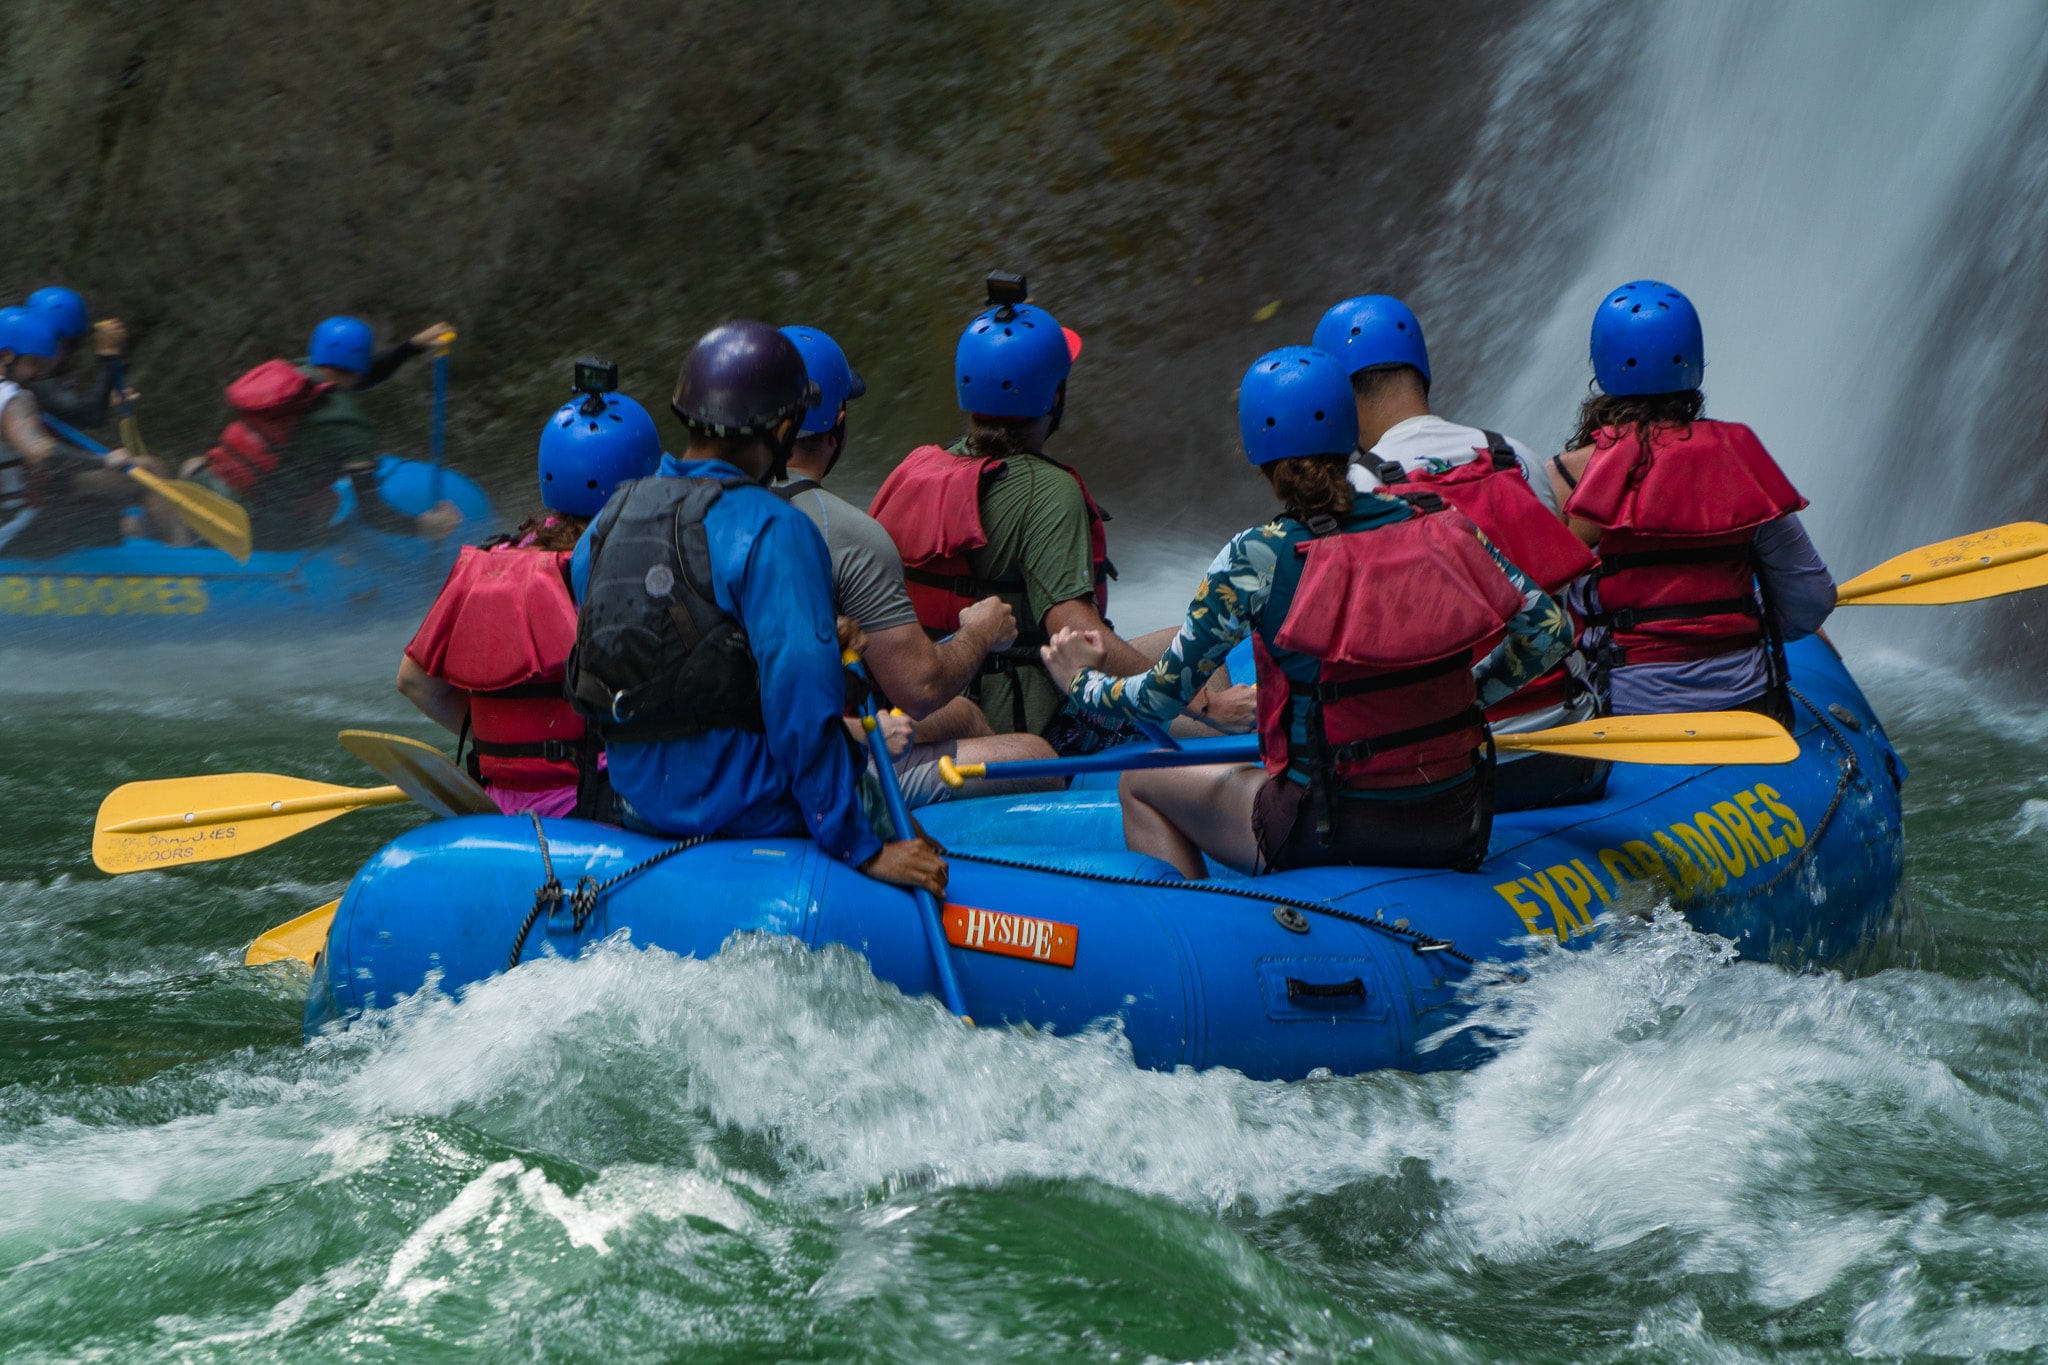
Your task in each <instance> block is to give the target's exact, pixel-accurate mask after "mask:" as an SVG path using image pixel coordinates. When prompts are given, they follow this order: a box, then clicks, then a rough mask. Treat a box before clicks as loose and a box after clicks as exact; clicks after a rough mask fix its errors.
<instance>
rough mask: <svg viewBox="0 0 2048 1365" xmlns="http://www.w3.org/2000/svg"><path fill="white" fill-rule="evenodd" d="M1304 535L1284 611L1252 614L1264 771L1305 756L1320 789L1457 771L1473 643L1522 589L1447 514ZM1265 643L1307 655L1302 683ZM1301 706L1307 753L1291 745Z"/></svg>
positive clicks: (1469, 760) (1473, 704)
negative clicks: (1307, 675) (1269, 617)
mask: <svg viewBox="0 0 2048 1365" xmlns="http://www.w3.org/2000/svg"><path fill="white" fill-rule="evenodd" d="M1311 533H1312V534H1313V535H1314V537H1315V538H1314V539H1312V540H1309V541H1307V542H1304V543H1302V544H1300V545H1298V546H1297V547H1296V548H1297V550H1298V552H1299V554H1300V556H1301V567H1300V569H1299V577H1298V579H1297V581H1296V582H1295V583H1294V585H1293V591H1292V592H1291V593H1290V594H1288V595H1286V596H1285V598H1284V599H1282V600H1284V601H1285V604H1286V605H1285V612H1286V615H1285V618H1284V619H1283V620H1282V621H1281V622H1280V623H1279V626H1278V629H1274V630H1270V631H1269V630H1268V629H1267V627H1266V624H1265V623H1263V622H1262V623H1261V625H1260V628H1259V631H1258V633H1257V635H1256V637H1255V643H1254V646H1253V655H1254V657H1255V658H1256V659H1257V661H1258V677H1259V753H1260V756H1261V758H1262V759H1263V760H1264V762H1265V765H1266V771H1267V772H1268V773H1271V774H1272V775H1273V776H1275V777H1278V776H1280V775H1281V774H1283V773H1285V772H1286V771H1287V769H1288V766H1289V765H1290V763H1294V764H1297V765H1306V767H1307V768H1308V770H1309V773H1310V776H1311V779H1312V781H1314V782H1320V783H1321V784H1323V786H1324V787H1325V789H1327V788H1329V787H1330V786H1338V787H1358V788H1387V787H1414V786H1421V785H1424V784H1426V783H1431V782H1441V781H1444V780H1445V779H1447V778H1451V777H1456V776H1457V775H1458V774H1460V773H1462V772H1467V771H1469V770H1470V769H1471V768H1472V767H1473V765H1474V763H1475V762H1476V756H1477V753H1478V750H1479V748H1480V746H1481V744H1482V743H1483V742H1484V741H1485V737H1486V722H1485V718H1484V717H1483V716H1482V715H1481V714H1480V711H1479V706H1478V694H1477V690H1476V686H1475V684H1474V683H1473V680H1472V657H1473V652H1474V650H1476V649H1481V648H1486V649H1490V648H1492V646H1493V645H1494V644H1496V643H1498V642H1499V640H1500V637H1501V634H1502V632H1503V630H1504V628H1505V627H1506V626H1507V624H1508V622H1509V621H1511V620H1513V619H1514V617H1515V615H1516V613H1518V612H1519V611H1521V609H1522V595H1521V594H1520V593H1519V592H1517V591H1515V587H1514V584H1512V583H1510V582H1509V581H1508V580H1507V576H1506V575H1504V574H1503V573H1501V571H1500V568H1499V566H1498V565H1496V564H1495V563H1494V562H1493V557H1492V556H1491V555H1489V554H1487V552H1486V547H1485V546H1483V545H1481V544H1480V543H1479V538H1478V537H1477V536H1476V535H1474V534H1473V526H1472V523H1471V522H1470V521H1468V520H1466V519H1465V517H1464V515H1463V514H1462V513H1459V512H1457V511H1455V510H1448V509H1447V510H1445V511H1442V512H1438V513H1435V514H1433V515H1416V516H1411V517H1406V518H1403V519H1402V520H1400V521H1396V522H1389V523H1384V524H1382V525H1379V526H1375V527H1372V528H1371V529H1369V530H1363V531H1348V532H1347V531H1343V530H1340V529H1336V528H1332V529H1330V530H1328V531H1320V532H1318V531H1314V530H1313V529H1312V532H1311ZM1282 572H1283V574H1284V573H1286V572H1288V566H1285V565H1283V566H1282ZM1277 586H1278V585H1277V583H1276V588H1277ZM1275 596H1276V598H1279V597H1280V594H1279V593H1278V592H1277V591H1276V594H1275ZM1269 637H1270V638H1269ZM1274 647H1278V648H1279V649H1282V650H1289V651H1293V652H1294V653H1296V654H1300V655H1306V656H1308V657H1309V658H1310V659H1313V660H1315V661H1316V665H1317V668H1316V676H1315V677H1314V679H1312V680H1301V679H1297V678H1295V677H1293V676H1291V675H1290V674H1289V673H1288V672H1287V671H1286V670H1285V669H1283V668H1282V667H1281V666H1280V663H1279V662H1278V661H1277V660H1276V659H1275V657H1274V653H1273V650H1274ZM1303 706H1306V707H1307V708H1308V714H1307V716H1306V717H1305V726H1306V731H1307V735H1308V746H1309V752H1307V753H1304V754H1296V753H1294V752H1293V751H1292V748H1291V744H1292V738H1291V736H1292V728H1293V726H1292V722H1293V718H1294V714H1295V711H1296V708H1298V707H1303Z"/></svg>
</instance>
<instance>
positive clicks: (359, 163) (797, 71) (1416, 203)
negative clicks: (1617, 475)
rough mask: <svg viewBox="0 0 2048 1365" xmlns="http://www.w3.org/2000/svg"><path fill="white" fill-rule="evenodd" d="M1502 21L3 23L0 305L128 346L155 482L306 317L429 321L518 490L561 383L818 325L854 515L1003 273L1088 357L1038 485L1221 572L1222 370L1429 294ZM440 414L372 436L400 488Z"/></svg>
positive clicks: (908, 4)
mask: <svg viewBox="0 0 2048 1365" xmlns="http://www.w3.org/2000/svg"><path fill="white" fill-rule="evenodd" d="M1518 8H1519V7H1518V4H1517V3H1515V0H1498V2H1497V3H1474V4H1470V5H1460V4H1445V3H1442V0H1387V2H1385V3H1376V4H1372V5H1360V4H1350V3H1342V2H1341V0H1320V2H1316V0H1290V2H1289V3H1264V4H1258V3H1245V2H1244V0H1186V2H1185V3H1134V2H1133V0H1071V2H1070V3H1065V4H1051V5H1030V4H1022V3H994V2H992V0H934V2H932V3H913V0H863V3H861V4H857V5H856V4H840V5H813V4H800V3H794V2H793V0H754V3H737V2H736V0H689V2H688V3H680V4H678V3H673V2H672V0H671V2H668V3H664V0H607V2H606V3H592V2H591V0H556V2H555V3H551V4H536V3H530V2H526V0H495V2H494V0H436V2H435V3H416V4H410V5H367V6H366V5H363V4H361V3H360V2H359V0H358V2H357V3H348V4H344V3H340V2H339V0H303V2H302V3H293V4H284V3H278V2H276V0H236V2H235V3H223V4H204V5H202V4H192V3H188V2H187V0H109V3H104V4H99V5H92V6H86V5H82V4H80V3H78V0H11V3H10V4H9V6H8V10H9V15H8V22H7V24H6V25H5V26H4V27H0V152H4V155H5V159H6V164H7V165H8V166H9V167H10V168H11V170H10V173H9V174H8V175H7V176H6V177H5V181H4V184H0V203H4V208H0V286H4V288H5V290H6V291H7V292H8V293H9V294H10V295H12V296H14V297H19V296H20V295H21V294H22V293H24V292H25V291H27V290H28V289H31V288H33V287H35V286H37V285H40V284H44V283H49V282H53V281H61V282H64V283H68V284H71V285H73V286H74V287H76V288H79V289H81V290H83V291H84V292H85V293H86V294H87V296H88V298H89V299H90V300H91V302H92V305H93V307H94V310H95V312H96V313H99V314H104V313H120V314H122V315H124V316H126V317H128V318H129V319H130V320H131V321H132V323H133V325H134V326H135V328H136V331H137V335H138V345H137V351H136V363H135V369H136V373H137V381H138V383H139V384H141V385H142V386H143V387H144V388H145V390H146V399H147V407H146V414H145V416H146V424H147V425H148V426H150V427H153V429H154V431H155V433H156V435H155V444H157V445H158V446H160V447H170V448H175V453H192V452H193V451H195V450H197V449H200V448H203V444H204V442H205V441H206V440H207V439H208V438H209V437H210V436H211V434H212V432H213V430H214V429H215V428H216V427H217V425H218V421H219V416H220V405H219V398H218V391H219V388H220V386H221V384H222V383H223V382H224V381H225V380H227V379H228V378H230V377H232V376H233V375H234V374H235V373H237V372H238V371H239V370H240V369H241V368H242V367H244V366H246V365H248V364H250V363H253V362H255V361H257V360H260V359H263V358H265V357H267V356H269V355H271V354H277V353H284V354H298V353H299V348H300V347H302V346H303V338H304V336H305V334H306V331H307V329H308V328H309V327H310V325H311V324H312V322H314V321H315V320H317V319H318V318H319V317H321V316H322V315H324V314H327V313H330V312H337V311H351V312H357V313H360V314H362V315H363V316H365V317H367V318H370V319H372V320H373V321H375V322H376V323H377V324H378V326H379V327H380V329H383V330H386V331H388V332H390V333H393V334H396V333H399V332H402V331H408V330H410V329H411V328H413V327H415V326H418V325H420V324H422V323H424V322H427V321H431V320H432V319H433V318H435V317H439V316H443V315H445V316H448V317H450V318H452V319H453V320H455V321H456V322H457V323H458V324H459V325H460V326H461V328H462V330H463V340H462V343H461V345H460V348H459V350H458V353H457V358H456V366H457V368H456V371H455V375H456V380H455V404H454V428H455V439H454V446H453V449H454V453H455V456H456V458H457V459H458V461H460V462H462V463H464V464H465V465H467V466H468V467H471V468H475V469H480V470H482V471H483V472H484V473H486V475H487V476H489V477H490V478H491V479H492V480H493V481H495V482H497V483H499V484H500V485H501V486H505V487H508V488H510V487H519V488H522V489H523V487H524V480H525V477H526V471H527V470H528V469H529V468H530V466H529V465H528V463H527V461H528V460H529V458H530V454H531V451H532V448H533V440H534V438H535V433H536V432H537V429H538V426H539V424H540V422H541V420H542V418H543V417H544V416H545V414H546V412H547V411H549V410H550V409H551V408H552V407H553V405H554V404H555V403H557V402H559V401H560V400H561V398H562V397H563V396H564V392H565V389H566V387H567V378H568V365H569V362H570V361H571V359H573V358H574V357H575V356H576V355H578V354H583V353H591V352H595V353H598V354H602V355H609V356H612V357H615V358H616V359H617V360H618V361H619V362H620V365H621V369H622V373H623V377H624V386H625V387H626V389H627V390H628V391H629V392H632V393H634V394H635V395H636V396H638V397H640V398H642V399H643V400H644V401H647V402H648V404H649V406H650V407H655V408H659V406H660V405H661V403H662V402H663V401H664V400H665V397H666V393H667V389H668V385H669V384H670V382H671V381H672V379H673V376H674V372H675V367H676V365H677V363H678V361H679V360H680V358H681V356H682V353H683V350H684V348H685V347H686V345H687V344H688V341H689V340H690V338H691V337H693V336H694V335H695V334H696V333H698V332H699V331H700V330H702V329H703V328H704V327H706V326H708V325H709V324H711V323H713V322H715V321H717V320H719V319H721V318H724V317H729V316H733V315H741V314H744V315H753V316H758V317H763V318H767V319H770V320H773V321H776V322H789V321H804V322H811V323H815V324H816V325H819V326H822V327H825V328H827V329H829V330H831V331H832V332H834V333H835V334H836V335H837V336H839V337H840V339H841V340H842V341H843V342H844V343H845V345H846V347H847V349H848V351H849V352H850V353H851V355H852V357H853V359H854V363H855V364H856V366H857V367H859V368H860V369H861V370H862V371H864V372H865V374H866V376H867V378H868V380H869V393H870V396H869V397H868V398H867V399H866V400H865V401H864V402H863V403H862V404H861V405H859V406H858V407H857V408H856V410H855V412H856V422H855V443H854V450H853V455H852V457H851V464H850V465H849V473H850V482H851V483H853V484H854V485H855V487H856V488H858V486H859V485H860V484H861V483H862V482H863V481H865V482H868V483H872V482H873V481H874V480H875V479H877V478H879V475H880V472H881V470H882V469H883V468H885V467H886V464H887V463H888V462H889V461H890V460H892V459H893V458H894V457H896V456H897V455H899V454H900V453H901V452H902V451H903V450H905V449H907V448H908V447H909V446H910V445H912V444H915V443H916V442H918V441H921V440H929V439H934V438H946V437H950V436H951V434H953V433H954V432H955V430H956V429H957V419H956V416H955V414H954V412H953V408H952V403H951V393H950V379H951V353H952V343H953V339H954V336H955V335H956V333H957V330H958V328H959V326H960V324H961V323H962V322H964V321H965V319H966V318H967V317H968V316H969V314H970V313H971V312H972V311H973V310H974V309H975V308H976V307H977V306H978V305H979V302H980V285H979V281H980V278H981V276H982V274H983V273H984V272H985V271H986V270H988V269H989V268H991V267H1001V268H1007V269H1011V270H1021V271H1025V272H1027V273H1028V274H1029V275H1030V277H1031V281H1032V285H1033V288H1034V293H1035V297H1036V299H1037V301H1038V302H1041V303H1043V304H1045V305H1046V306H1047V307H1049V308H1051V309H1052V310H1054V311H1055V312H1056V313H1057V314H1058V316H1059V317H1060V318H1061V320H1062V321H1063V322H1066V323H1067V324H1068V325H1070V326H1073V327H1075V328H1077V329H1079V330H1080V331H1082V332H1083V333H1084V334H1085V335H1086V336H1087V338H1088V349H1087V352H1086V354H1085V355H1084V357H1083V360H1082V362H1081V364H1080V366H1079V367H1078V368H1077V370H1076V373H1075V378H1074V381H1073V386H1072V395H1071V403H1070V408H1069V413H1070V418H1069V429H1068V431H1067V432H1066V433H1064V434H1063V436H1062V438H1061V441H1060V443H1059V446H1058V447H1057V448H1058V449H1059V450H1060V451H1062V452H1063V453H1064V454H1065V455H1066V456H1067V457H1068V458H1069V459H1072V460H1075V461H1076V462H1078V463H1080V464H1082V465H1083V466H1084V467H1086V469H1087V470H1088V472H1089V474H1090V476H1091V479H1092V480H1094V482H1095V483H1096V484H1097V485H1098V487H1101V488H1102V489H1103V490H1104V494H1105V498H1106V499H1107V500H1109V501H1112V502H1114V503H1116V504H1117V505H1118V507H1119V508H1120V510H1123V511H1124V512H1126V514H1127V515H1132V514H1135V515H1136V516H1138V517H1141V518H1164V517H1167V516H1169V515H1171V516H1174V517H1175V518H1176V520H1177V523H1178V525H1179V526H1180V527H1181V529H1184V530H1187V531H1189V532H1194V531H1200V532H1202V533H1204V534H1207V533H1209V532H1212V531H1215V530H1219V529H1229V528H1231V527H1233V526H1236V525H1240V524H1242V522H1243V520H1244V518H1243V516H1242V515H1241V514H1242V513H1243V512H1244V511H1245V510H1246V507H1247V506H1248V505H1252V504H1253V503H1255V501H1256V499H1257V498H1258V497H1259V496H1260V493H1259V490H1258V488H1257V487H1256V486H1255V485H1254V484H1253V483H1252V482H1251V479H1250V476H1248V475H1245V474H1242V473H1240V472H1238V471H1237V470H1236V469H1234V468H1233V466H1232V458H1233V454H1234V450H1235V436H1234V425H1233V422H1234V419H1233V413H1232V403H1231V398H1232V393H1233V391H1234V389H1235V386H1236V382H1237V378H1238V376H1239V374H1240V373H1241V372H1242V369H1243V367H1244V366H1245V365H1246V364H1248V363H1249V362H1250V360H1251V359H1252V358H1253V357H1254V356H1255V355H1256V354H1257V353H1258V352H1259V351H1261V350H1263V349H1265V348H1267V347H1269V346H1273V345H1280V344H1285V343H1288V342H1294V341H1305V340H1306V339H1307V335H1308V331H1309V329H1310V328H1311V327H1312V325H1313V323H1314V319H1315V318H1316V316H1317V315H1318V313H1319V312H1320V310H1321V308H1322V307H1323V306H1324V305H1325V304H1326V303H1328V302H1330V301H1332V300H1334V299H1335V298H1337V297H1341V296H1342V295H1343V294H1346V293H1351V292H1358V291H1361V290H1366V289H1373V288H1404V287H1408V286H1409V285H1411V284H1412V280H1411V279H1409V277H1408V272H1411V271H1412V270H1413V269H1414V268H1415V266H1416V265H1417V263H1418V262H1419V261H1420V260H1421V258H1422V255H1423V253H1424V252H1425V251H1426V249H1427V244H1428V241H1429V239H1430V237H1431V235H1432V233H1433V231H1434V230H1435V227H1436V224H1435V221H1434V219H1435V215H1436V214H1437V213H1438V211H1439V210H1438V204H1439V200H1440V197H1441V193H1442V191H1443V189H1444V187H1445V185H1446V183H1447V182H1448V181H1449V179H1450V178H1451V177H1452V176H1453V175H1454V174H1455V173H1456V169H1457V167H1458V164H1459V163H1460V161H1461V160H1462V159H1463V156H1464V154H1465V150H1466V147H1467V144H1468V142H1469V140H1470V138H1471V135H1472V132H1473V129H1474V127H1475V126H1476V124H1477V122H1478V119H1479V118H1480V116H1481V114H1482V113H1483V110H1484V107H1485V103H1486V99H1485V90H1486V87H1487V82H1488V74H1487V73H1488V69H1489V62H1490V54H1489V44H1488V42H1487V38H1488V36H1489V35H1490V34H1491V33H1493V32H1495V31H1497V30H1498V29H1500V28H1502V27H1504V26H1505V24H1506V23H1507V22H1508V20H1510V19H1511V18H1512V17H1513V16H1514V14H1515V13H1516V12H1517V10H1518ZM1276 300H1277V301H1278V302H1279V304H1280V307H1279V308H1278V310H1277V311H1276V312H1273V313H1271V314H1270V315H1266V310H1267V305H1269V304H1270V303H1272V302H1273V301H1276ZM1262 315H1264V320H1258V321H1255V318H1259V317H1261V316H1262ZM425 393H426V387H425V382H424V376H423V375H415V376H410V377H408V378H407V379H406V380H404V381H402V382H400V383H395V384H393V385H392V386H390V387H389V388H388V389H387V390H386V391H384V392H382V393H380V394H379V395H377V396H375V397H374V398H373V400H372V402H373V404H374V405H375V411H376V412H377V414H378V416H379V417H380V420H382V421H384V422H385V423H387V430H388V434H389V435H390V437H391V444H392V445H393V447H394V448H398V449H408V448H410V449H413V450H417V449H419V448H421V447H422V446H423V444H424V431H425V423H426V397H425ZM665 430H667V431H668V432H669V434H670V435H671V436H673V434H674V432H673V428H672V427H668V426H665ZM1217 470H1220V471H1222V472H1221V473H1220V474H1217V475H1215V477H1213V478H1212V477H1211V474H1212V471H1217ZM1162 474H1163V475H1165V476H1166V477H1164V478H1162V477H1160V475H1162ZM1196 477H1200V479H1201V482H1193V481H1192V480H1193V479H1194V478H1196ZM1233 491H1234V492H1235V493H1237V494H1242V495H1244V496H1241V497H1239V496H1227V495H1228V494H1230V493H1232V492H1233ZM1127 524H1130V523H1127ZM1132 529H1133V530H1135V529H1136V527H1135V526H1134V525H1133V527H1132Z"/></svg>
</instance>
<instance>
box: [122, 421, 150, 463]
mask: <svg viewBox="0 0 2048 1365" xmlns="http://www.w3.org/2000/svg"><path fill="white" fill-rule="evenodd" d="M121 448H122V449H123V450H125V451H127V452H128V453H129V454H130V455H147V454H149V447H148V446H146V445H144V444H143V443H142V423H141V422H139V421H137V420H136V419H135V414H133V413H130V414H128V416H126V417H123V418H122V419H121Z"/></svg>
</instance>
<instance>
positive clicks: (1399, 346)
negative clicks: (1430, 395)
mask: <svg viewBox="0 0 2048 1365" xmlns="http://www.w3.org/2000/svg"><path fill="white" fill-rule="evenodd" d="M1309 344H1310V345H1312V346H1314V347H1315V348H1316V349H1317V350H1318V351H1327V352H1328V353H1329V354H1331V355H1333V356H1336V357H1337V359H1339V360H1341V361H1343V362H1344V373H1345V374H1346V375H1347V376H1348V375H1354V374H1357V373H1358V372H1359V371H1360V370H1363V369H1366V368H1368V367H1370V366H1373V365H1413V366H1414V367H1415V368H1416V369H1418V370H1420V371H1422V379H1423V382H1424V383H1428V382H1429V347H1428V346H1426V345H1424V344H1423V340H1422V324H1421V323H1420V322H1418V321H1416V318H1415V314H1414V313H1412V312H1410V311H1409V309H1408V305H1407V304H1405V303H1403V302H1401V300H1399V299H1397V298H1395V297H1394V296H1393V295H1392V294H1365V295H1361V296H1360V297H1358V298H1355V299H1346V300H1344V302H1342V303H1340V304H1338V305H1337V306H1336V307H1335V308H1332V309H1331V310H1330V311H1329V312H1327V313H1325V314H1323V320H1322V321H1321V322H1319V323H1317V324H1316V335H1315V340H1314V341H1312V342H1311V343H1309Z"/></svg>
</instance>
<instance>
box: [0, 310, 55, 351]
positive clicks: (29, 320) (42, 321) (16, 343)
mask: <svg viewBox="0 0 2048 1365" xmlns="http://www.w3.org/2000/svg"><path fill="white" fill-rule="evenodd" d="M62 348H63V341H62V339H61V338H60V337H59V336H58V335H57V329H56V328H55V327H54V326H52V325H51V323H50V319H49V316H48V315H47V314H44V313H39V312H35V311H33V310H31V309H28V308H21V307H15V308H0V351H12V352H14V353H15V354H16V355H18V356H23V355H33V356H40V357H42V358H43V359H44V360H54V359H56V358H57V352H58V351H59V350H61V349H62Z"/></svg>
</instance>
